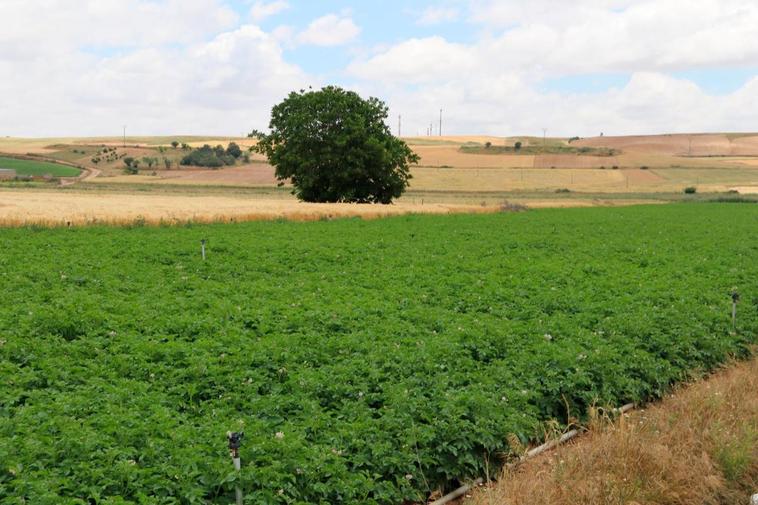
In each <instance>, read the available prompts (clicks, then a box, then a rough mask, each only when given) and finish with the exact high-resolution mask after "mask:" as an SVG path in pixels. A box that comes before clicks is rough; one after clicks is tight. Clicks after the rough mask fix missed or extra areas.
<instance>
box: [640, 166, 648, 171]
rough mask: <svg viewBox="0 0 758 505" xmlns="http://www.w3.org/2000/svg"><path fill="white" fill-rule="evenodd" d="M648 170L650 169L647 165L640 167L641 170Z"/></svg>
mask: <svg viewBox="0 0 758 505" xmlns="http://www.w3.org/2000/svg"><path fill="white" fill-rule="evenodd" d="M648 168H649V167H648V166H647V165H642V166H641V167H640V170H647V169H648Z"/></svg>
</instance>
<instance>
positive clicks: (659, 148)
mask: <svg viewBox="0 0 758 505" xmlns="http://www.w3.org/2000/svg"><path fill="white" fill-rule="evenodd" d="M575 145H577V146H583V147H607V148H610V149H620V150H622V151H634V152H639V153H648V154H665V155H670V156H746V155H756V154H758V135H756V134H726V133H714V134H707V133H703V134H691V135H688V134H671V135H641V136H634V135H630V136H624V137H592V138H587V139H581V140H578V141H576V142H575Z"/></svg>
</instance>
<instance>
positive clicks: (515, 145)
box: [513, 141, 521, 151]
mask: <svg viewBox="0 0 758 505" xmlns="http://www.w3.org/2000/svg"><path fill="white" fill-rule="evenodd" d="M513 149H515V150H516V151H520V150H521V141H518V142H516V143H515V144H513Z"/></svg>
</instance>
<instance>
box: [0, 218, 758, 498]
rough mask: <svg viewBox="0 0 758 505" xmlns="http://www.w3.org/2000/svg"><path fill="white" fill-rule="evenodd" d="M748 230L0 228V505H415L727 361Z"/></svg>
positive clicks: (485, 222)
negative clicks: (557, 431) (604, 409)
mask: <svg viewBox="0 0 758 505" xmlns="http://www.w3.org/2000/svg"><path fill="white" fill-rule="evenodd" d="M756 225H758V206H756V205H750V204H707V203H691V204H675V205H662V206H636V207H627V208H594V209H572V210H540V211H532V212H526V213H499V214H488V215H454V216H401V217H394V218H388V219H384V220H377V221H364V220H360V219H346V220H337V221H332V222H316V223H293V222H283V221H272V222H258V223H242V224H233V225H188V226H183V227H140V226H133V227H128V228H108V227H97V226H94V227H82V228H70V229H42V228H39V227H30V228H20V229H8V228H6V229H0V246H2V249H3V255H2V256H0V280H1V282H2V285H3V291H4V295H5V299H6V301H7V302H6V303H5V304H3V305H2V306H0V370H1V371H2V376H3V383H4V387H3V388H2V389H0V454H2V455H3V458H2V460H3V465H2V467H0V502H1V503H9V504H10V503H20V502H26V503H39V504H47V503H50V504H53V503H62V502H64V503H103V504H116V503H119V504H125V503H135V504H136V503H151V504H152V503H156V504H170V503H222V502H230V501H231V500H232V499H233V495H234V486H235V485H239V486H241V488H242V489H243V491H244V494H245V496H246V500H248V501H249V502H251V503H282V504H284V503H336V502H342V503H356V504H357V503H376V504H388V505H389V504H393V505H395V504H398V503H402V502H403V501H404V500H408V501H423V500H424V499H425V498H426V497H427V496H428V495H429V494H430V492H431V491H433V490H434V489H436V488H438V487H441V486H442V487H444V486H449V485H452V484H454V483H455V482H456V480H457V479H460V478H466V477H471V476H475V475H482V474H483V473H484V472H485V471H486V470H487V469H490V470H491V471H495V469H496V468H497V466H498V465H497V464H498V461H499V459H498V455H499V454H501V453H508V452H509V451H510V446H509V444H508V439H509V437H510V438H512V437H516V438H518V439H519V440H520V441H521V442H522V443H523V442H527V441H529V440H536V439H538V438H539V437H540V435H541V433H542V423H543V422H545V421H547V420H549V419H553V418H556V419H558V420H560V421H563V422H565V421H566V419H567V416H568V415H569V411H570V414H571V415H581V414H583V413H584V412H586V411H587V408H588V407H589V406H591V405H593V404H599V405H618V404H621V403H625V402H629V401H639V400H645V399H650V398H655V397H658V396H660V395H661V394H663V393H664V392H666V391H667V390H668V388H669V386H670V385H671V384H672V383H674V382H676V381H680V380H682V379H685V378H687V377H688V376H690V374H691V373H693V372H694V371H703V370H709V369H712V368H713V367H715V366H717V365H718V364H720V363H722V362H723V361H724V360H726V359H727V358H728V357H729V356H732V355H737V356H745V355H746V354H748V352H749V348H750V346H751V345H753V344H755V343H757V342H756V336H755V335H756V331H757V330H758V312H757V311H756V303H757V302H756V300H758V284H756V277H757V275H758V263H757V262H756V261H755V257H756V254H757V252H758V249H757V248H758V246H757V245H756V243H755V241H754V240H750V239H749V238H750V237H752V235H753V234H754V231H755V229H756ZM201 239H207V241H208V259H207V261H202V259H201V258H200V254H199V245H200V240H201ZM733 289H737V290H738V291H739V293H740V294H741V298H742V301H741V303H740V306H739V316H738V326H737V331H733V330H732V327H731V321H730V314H729V312H730V309H731V298H730V293H731V292H732V290H733ZM229 430H232V431H237V430H243V431H244V432H245V439H244V444H243V446H242V450H241V457H242V463H243V467H242V472H241V473H240V474H239V476H237V475H235V473H234V471H233V470H232V466H231V461H230V459H229V456H228V452H227V449H226V439H225V433H226V432H227V431H229ZM19 500H21V501H19Z"/></svg>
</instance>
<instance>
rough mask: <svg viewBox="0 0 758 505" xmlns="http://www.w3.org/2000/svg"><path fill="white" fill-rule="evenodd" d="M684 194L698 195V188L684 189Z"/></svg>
mask: <svg viewBox="0 0 758 505" xmlns="http://www.w3.org/2000/svg"><path fill="white" fill-rule="evenodd" d="M684 192H685V193H686V194H688V195H694V194H695V193H697V188H696V187H694V186H689V187H687V188H684Z"/></svg>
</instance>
